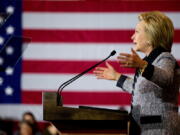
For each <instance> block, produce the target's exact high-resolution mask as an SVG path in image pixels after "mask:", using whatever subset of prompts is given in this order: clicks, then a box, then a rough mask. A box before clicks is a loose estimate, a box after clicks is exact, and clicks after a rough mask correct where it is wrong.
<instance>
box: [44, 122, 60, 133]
mask: <svg viewBox="0 0 180 135" xmlns="http://www.w3.org/2000/svg"><path fill="white" fill-rule="evenodd" d="M43 135H61V133H60V132H59V131H58V129H57V128H56V127H55V126H54V125H53V124H50V125H49V126H48V127H47V128H46V129H45V130H44V132H43Z"/></svg>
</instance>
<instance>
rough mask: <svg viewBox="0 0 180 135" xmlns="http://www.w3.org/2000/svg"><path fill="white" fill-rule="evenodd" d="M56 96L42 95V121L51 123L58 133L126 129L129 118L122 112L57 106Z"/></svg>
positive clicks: (48, 93) (53, 93) (51, 93)
mask: <svg viewBox="0 0 180 135" xmlns="http://www.w3.org/2000/svg"><path fill="white" fill-rule="evenodd" d="M56 96H57V95H56V92H45V93H43V119H44V120H46V121H50V122H52V123H53V124H54V125H55V126H56V127H57V128H58V129H60V131H62V130H82V129H83V130H89V129H112V130H114V129H118V130H119V129H121V130H122V129H126V128H127V121H128V120H129V116H128V113H126V112H124V111H122V112H121V111H113V110H108V109H107V110H106V109H96V108H88V107H87V108H86V107H84V108H70V107H62V106H57V105H56ZM117 122H118V123H119V124H117Z"/></svg>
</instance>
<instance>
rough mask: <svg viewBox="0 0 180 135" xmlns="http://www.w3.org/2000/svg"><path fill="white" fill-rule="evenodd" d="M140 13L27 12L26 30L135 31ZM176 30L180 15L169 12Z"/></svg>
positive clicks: (179, 25) (24, 16) (24, 26)
mask: <svg viewBox="0 0 180 135" xmlns="http://www.w3.org/2000/svg"><path fill="white" fill-rule="evenodd" d="M139 14H140V13H139V12H138V13H136V12H133V13H118V12H117V13H47V12H46V13H44V12H25V13H24V14H23V28H25V29H103V30H105V29H115V30H117V29H134V28H135V25H136V23H137V22H138V19H137V17H138V15H139ZM165 14H166V15H167V16H169V17H170V18H171V19H172V21H173V23H174V27H175V28H176V29H179V28H180V23H179V21H180V13H179V12H167V13H165Z"/></svg>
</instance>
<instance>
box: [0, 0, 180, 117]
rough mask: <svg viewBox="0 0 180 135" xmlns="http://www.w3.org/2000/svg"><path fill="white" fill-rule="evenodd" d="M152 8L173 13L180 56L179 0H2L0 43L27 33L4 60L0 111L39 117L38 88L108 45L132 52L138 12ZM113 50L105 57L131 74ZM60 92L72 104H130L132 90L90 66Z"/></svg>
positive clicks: (47, 87) (53, 85)
mask: <svg viewBox="0 0 180 135" xmlns="http://www.w3.org/2000/svg"><path fill="white" fill-rule="evenodd" d="M152 10H159V11H162V12H164V13H165V14H166V15H167V16H169V17H170V18H171V19H172V21H173V23H174V27H175V38H174V44H173V49H172V53H173V55H174V56H175V57H176V59H177V60H180V1H177V0H176V1H175V0H157V1H154V0H147V1H144V0H64V1H63V0H61V1H60V0H59V1H58V0H0V12H1V13H8V14H10V16H9V17H8V18H7V20H6V22H5V23H4V24H3V25H2V26H1V27H0V44H1V45H0V46H1V48H3V46H5V43H6V41H8V39H9V38H10V37H11V36H15V35H16V36H25V37H30V38H31V43H30V44H29V45H28V47H27V49H26V50H25V51H24V53H23V56H22V58H21V59H20V60H19V61H18V63H17V64H16V65H15V66H14V67H13V68H9V67H10V66H8V65H7V66H6V67H5V71H2V72H1V74H0V117H3V118H15V119H20V118H21V116H22V113H23V112H25V111H32V112H33V113H34V114H35V116H36V118H37V119H38V120H42V117H43V110H42V92H44V91H57V89H58V87H59V85H60V84H62V83H63V82H65V81H67V80H68V79H70V78H72V77H74V76H75V75H77V74H78V73H80V72H82V71H84V70H85V69H87V68H89V67H90V66H92V65H93V64H95V63H97V62H99V61H100V60H102V59H104V58H105V57H107V56H108V55H109V54H110V52H111V51H112V50H116V51H117V52H118V53H120V52H128V53H130V48H131V47H133V44H132V41H131V35H132V34H133V32H134V28H135V26H136V24H137V22H138V19H137V16H138V14H139V13H141V12H144V11H152ZM18 47H19V48H18V49H17V46H16V47H14V48H13V47H12V46H11V47H7V48H6V49H5V51H4V54H5V55H8V56H9V57H8V59H5V58H4V55H1V54H0V56H1V57H0V64H1V65H3V63H4V62H6V63H9V64H11V62H10V59H11V58H13V57H14V56H15V55H17V54H18V53H22V52H21V50H22V46H18ZM15 48H16V49H15ZM140 55H141V56H142V57H143V55H142V54H140ZM116 56H117V55H116ZM116 56H114V57H112V58H111V59H110V60H109V63H111V64H112V65H113V66H114V67H115V68H116V69H117V70H118V71H119V72H121V73H123V74H127V75H130V76H132V75H133V73H134V70H133V69H127V68H121V67H120V66H119V64H118V62H117V60H116ZM102 66H104V64H102ZM62 95H63V100H64V105H65V106H71V107H77V106H79V105H87V106H96V107H103V108H113V109H119V108H123V109H129V107H130V102H131V94H129V93H125V92H123V91H122V90H121V89H120V88H117V87H116V82H114V81H107V80H97V79H96V78H95V76H94V75H93V74H92V71H91V72H89V73H87V74H86V75H84V76H83V77H81V78H79V79H78V80H76V81H75V82H73V83H72V84H70V85H69V86H67V87H66V88H65V89H64V90H63V93H62Z"/></svg>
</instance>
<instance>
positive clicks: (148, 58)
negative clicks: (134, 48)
mask: <svg viewBox="0 0 180 135" xmlns="http://www.w3.org/2000/svg"><path fill="white" fill-rule="evenodd" d="M162 52H167V50H165V49H164V48H162V47H158V48H155V49H154V50H152V51H151V53H150V54H149V55H148V56H146V57H144V60H146V61H147V62H148V63H151V64H152V63H153V61H154V60H155V59H156V58H157V57H158V56H159V55H160V54H161V53H162Z"/></svg>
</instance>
